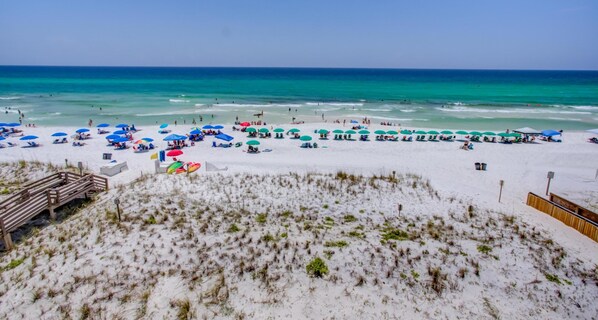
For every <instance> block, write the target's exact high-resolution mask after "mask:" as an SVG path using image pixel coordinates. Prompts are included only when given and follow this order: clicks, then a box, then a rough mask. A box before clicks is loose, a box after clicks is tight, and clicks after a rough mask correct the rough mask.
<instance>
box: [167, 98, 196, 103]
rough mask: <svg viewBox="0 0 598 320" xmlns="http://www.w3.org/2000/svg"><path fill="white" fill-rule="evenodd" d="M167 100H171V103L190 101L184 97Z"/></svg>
mask: <svg viewBox="0 0 598 320" xmlns="http://www.w3.org/2000/svg"><path fill="white" fill-rule="evenodd" d="M168 101H170V102H172V103H185V102H191V100H185V99H168Z"/></svg>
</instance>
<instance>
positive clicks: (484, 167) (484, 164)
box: [482, 162, 487, 171]
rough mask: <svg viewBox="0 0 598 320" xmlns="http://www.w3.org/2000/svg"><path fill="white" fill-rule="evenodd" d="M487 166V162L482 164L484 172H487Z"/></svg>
mask: <svg viewBox="0 0 598 320" xmlns="http://www.w3.org/2000/svg"><path fill="white" fill-rule="evenodd" d="M486 166H487V164H486V163H485V162H482V170H484V171H486Z"/></svg>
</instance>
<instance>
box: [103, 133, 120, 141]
mask: <svg viewBox="0 0 598 320" xmlns="http://www.w3.org/2000/svg"><path fill="white" fill-rule="evenodd" d="M118 138H120V136H119V135H116V134H111V135H109V136H106V140H114V139H118Z"/></svg>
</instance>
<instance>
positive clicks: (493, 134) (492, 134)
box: [483, 131, 496, 136]
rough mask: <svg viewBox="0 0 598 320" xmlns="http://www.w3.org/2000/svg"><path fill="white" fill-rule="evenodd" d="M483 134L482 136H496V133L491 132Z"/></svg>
mask: <svg viewBox="0 0 598 320" xmlns="http://www.w3.org/2000/svg"><path fill="white" fill-rule="evenodd" d="M483 134H484V135H485V136H495V135H496V133H494V132H492V131H486V132H483Z"/></svg>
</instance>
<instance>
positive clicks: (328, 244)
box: [324, 240, 349, 248]
mask: <svg viewBox="0 0 598 320" xmlns="http://www.w3.org/2000/svg"><path fill="white" fill-rule="evenodd" d="M348 245H349V243H347V241H344V240H338V241H326V242H325V243H324V247H337V248H344V247H346V246H348Z"/></svg>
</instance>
